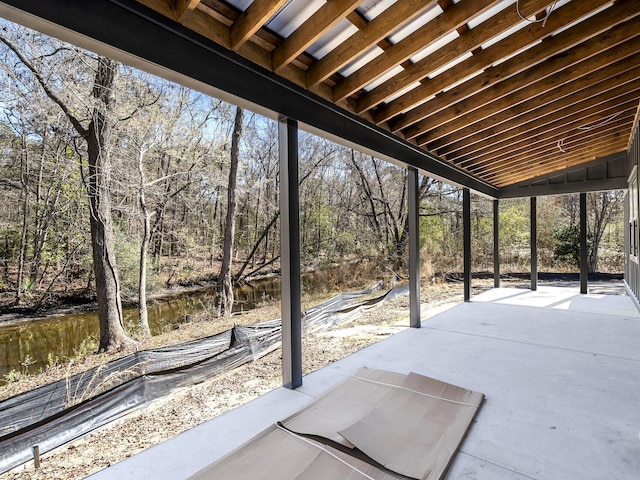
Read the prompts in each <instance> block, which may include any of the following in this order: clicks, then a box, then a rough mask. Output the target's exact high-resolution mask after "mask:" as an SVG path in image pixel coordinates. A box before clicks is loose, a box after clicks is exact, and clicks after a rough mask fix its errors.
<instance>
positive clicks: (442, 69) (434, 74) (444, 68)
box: [429, 52, 473, 78]
mask: <svg viewBox="0 0 640 480" xmlns="http://www.w3.org/2000/svg"><path fill="white" fill-rule="evenodd" d="M472 56H473V54H472V53H471V52H467V53H465V54H464V55H460V56H459V57H458V58H456V59H455V60H452V61H450V62H449V63H447V64H446V65H443V66H442V67H440V68H439V69H437V70H435V71H433V72H431V75H429V78H434V77H437V76H438V75H440V74H441V73H442V72H445V71H447V70H449V69H450V68H451V67H454V66H456V65H457V64H459V63H461V62H464V61H465V60H466V59H467V58H470V57H472Z"/></svg>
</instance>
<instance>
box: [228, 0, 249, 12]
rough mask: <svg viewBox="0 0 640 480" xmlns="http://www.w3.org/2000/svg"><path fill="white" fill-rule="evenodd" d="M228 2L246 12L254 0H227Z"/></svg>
mask: <svg viewBox="0 0 640 480" xmlns="http://www.w3.org/2000/svg"><path fill="white" fill-rule="evenodd" d="M227 3H229V4H230V5H233V6H234V7H236V8H237V9H238V10H240V11H242V12H244V11H245V10H246V9H247V8H249V5H251V4H252V3H253V0H227Z"/></svg>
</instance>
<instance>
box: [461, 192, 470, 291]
mask: <svg viewBox="0 0 640 480" xmlns="http://www.w3.org/2000/svg"><path fill="white" fill-rule="evenodd" d="M462 225H463V228H462V230H463V231H462V236H463V252H464V253H463V256H464V259H463V264H464V267H463V270H464V273H463V276H464V301H465V302H468V301H469V300H471V193H470V192H469V189H468V188H463V189H462Z"/></svg>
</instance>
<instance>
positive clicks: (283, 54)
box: [272, 0, 360, 72]
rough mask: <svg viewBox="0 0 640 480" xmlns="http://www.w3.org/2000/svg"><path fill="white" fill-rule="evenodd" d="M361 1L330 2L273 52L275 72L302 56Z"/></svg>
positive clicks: (342, 0)
mask: <svg viewBox="0 0 640 480" xmlns="http://www.w3.org/2000/svg"><path fill="white" fill-rule="evenodd" d="M359 3H360V0H329V1H328V2H327V3H325V4H324V5H323V6H322V7H320V8H319V9H318V11H317V12H316V13H315V14H314V15H313V16H312V17H311V18H309V19H308V20H307V21H306V22H304V23H303V24H302V25H301V26H300V27H299V28H298V29H297V30H296V31H295V32H293V33H292V34H291V35H290V36H289V37H288V38H287V39H286V40H285V41H284V42H282V45H280V46H279V47H278V48H276V49H275V50H274V52H273V56H272V57H273V70H274V71H275V72H278V71H280V70H281V69H282V68H283V67H284V66H285V65H286V64H287V63H289V62H291V60H293V59H294V58H296V57H297V56H298V55H300V54H301V53H302V52H303V51H304V50H305V49H306V48H307V47H308V46H309V45H311V44H312V43H313V42H315V41H316V40H317V39H318V38H320V37H321V36H322V35H324V34H325V33H326V32H327V31H329V30H330V29H331V28H332V27H333V26H334V25H336V24H337V23H338V22H339V21H340V20H342V19H343V18H344V17H346V16H347V15H348V14H349V13H350V12H352V11H353V10H355V8H356V7H357V6H358V4H359Z"/></svg>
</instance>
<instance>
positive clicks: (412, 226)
mask: <svg viewBox="0 0 640 480" xmlns="http://www.w3.org/2000/svg"><path fill="white" fill-rule="evenodd" d="M407 176H408V184H409V326H410V327H412V328H420V215H419V213H420V211H419V210H420V199H419V198H418V169H417V168H414V167H409V168H408V175H407Z"/></svg>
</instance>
